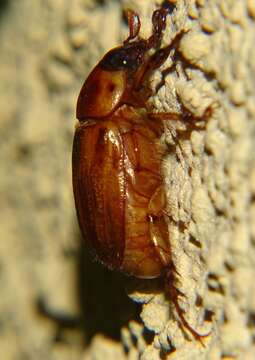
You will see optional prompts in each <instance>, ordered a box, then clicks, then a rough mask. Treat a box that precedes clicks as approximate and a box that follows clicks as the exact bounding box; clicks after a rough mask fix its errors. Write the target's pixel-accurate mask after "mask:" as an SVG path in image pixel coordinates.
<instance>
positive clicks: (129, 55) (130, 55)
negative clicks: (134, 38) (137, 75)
mask: <svg viewBox="0 0 255 360" xmlns="http://www.w3.org/2000/svg"><path fill="white" fill-rule="evenodd" d="M130 50H131V49H130V48H127V49H126V48H125V47H121V48H117V49H113V50H111V51H109V52H108V53H107V54H106V55H105V56H104V58H103V59H102V61H101V66H102V67H103V68H104V69H105V70H110V71H117V70H136V69H137V68H138V66H139V65H140V62H141V61H140V56H139V54H138V53H137V52H136V51H130Z"/></svg>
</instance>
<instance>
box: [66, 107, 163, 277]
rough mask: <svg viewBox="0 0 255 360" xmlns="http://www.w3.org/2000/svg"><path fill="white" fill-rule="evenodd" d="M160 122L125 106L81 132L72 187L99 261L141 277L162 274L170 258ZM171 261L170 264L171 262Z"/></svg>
mask: <svg viewBox="0 0 255 360" xmlns="http://www.w3.org/2000/svg"><path fill="white" fill-rule="evenodd" d="M162 131H163V128H162V126H161V124H160V123H155V121H152V120H149V119H146V118H144V117H143V116H142V115H141V114H139V112H137V111H135V110H134V109H132V108H128V107H127V106H123V107H122V108H120V109H119V110H118V111H117V112H115V113H114V115H112V116H111V117H110V118H109V119H107V120H104V121H100V122H93V121H92V122H87V123H86V122H85V123H82V124H81V125H80V126H78V127H77V129H76V133H75V139H74V148H73V185H74V195H75V202H76V209H77V214H78V219H79V224H80V227H81V230H82V232H83V234H84V236H85V238H86V240H87V241H88V243H89V246H90V248H91V249H92V252H93V253H94V254H95V257H96V258H98V260H99V261H101V262H102V263H103V264H105V265H106V266H107V267H109V268H113V269H118V270H121V271H123V272H125V273H128V274H131V275H134V276H136V277H142V278H153V277H157V276H159V275H161V273H162V269H163V267H164V265H165V264H163V263H162V260H161V256H160V252H162V251H163V252H164V253H165V254H166V257H169V256H170V249H169V245H168V241H167V239H168V232H167V224H166V222H165V220H164V217H163V213H162V210H163V209H164V206H165V200H164V192H163V188H162V178H161V175H160V174H161V173H160V167H161V160H162V152H163V150H162V146H161V145H160V144H159V138H160V136H161V134H162ZM166 261H169V259H168V260H166Z"/></svg>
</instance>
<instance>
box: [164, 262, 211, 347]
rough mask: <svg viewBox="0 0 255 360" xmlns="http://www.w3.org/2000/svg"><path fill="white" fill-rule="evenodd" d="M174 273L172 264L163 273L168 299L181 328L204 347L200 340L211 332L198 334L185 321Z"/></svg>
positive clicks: (181, 294) (180, 294)
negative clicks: (172, 304)
mask: <svg viewBox="0 0 255 360" xmlns="http://www.w3.org/2000/svg"><path fill="white" fill-rule="evenodd" d="M175 273H176V270H175V266H174V264H173V263H172V264H170V265H168V267H167V268H166V273H165V276H166V291H167V293H168V294H169V297H170V299H171V300H172V301H173V303H174V306H175V309H176V312H177V314H178V316H179V319H180V325H181V327H182V328H183V329H184V330H185V329H186V330H188V331H189V332H190V333H191V334H192V335H193V337H194V338H195V339H196V340H198V341H199V342H200V343H201V345H202V346H203V347H204V346H205V345H204V343H203V341H202V338H205V337H207V336H209V335H210V333H211V332H210V331H209V332H207V333H205V334H200V333H198V332H197V331H196V330H195V329H194V328H193V327H192V326H191V325H190V324H189V323H188V321H187V320H186V318H185V316H184V310H183V309H182V308H181V307H180V305H179V301H178V299H179V297H180V296H185V295H184V294H183V293H182V292H181V291H180V290H178V289H177V288H176V287H175V286H174V283H175V275H174V274H175Z"/></svg>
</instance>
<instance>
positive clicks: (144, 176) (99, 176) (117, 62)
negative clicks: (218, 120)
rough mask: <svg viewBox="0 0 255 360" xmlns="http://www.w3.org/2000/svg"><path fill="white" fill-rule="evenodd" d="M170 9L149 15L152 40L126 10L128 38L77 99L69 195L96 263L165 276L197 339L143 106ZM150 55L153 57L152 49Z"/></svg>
mask: <svg viewBox="0 0 255 360" xmlns="http://www.w3.org/2000/svg"><path fill="white" fill-rule="evenodd" d="M167 14H168V11H167V9H166V8H164V7H161V8H160V9H157V10H155V11H154V13H153V15H152V35H151V36H150V37H149V38H148V39H143V38H141V37H139V31H140V26H141V24H140V19H139V16H138V15H137V14H136V13H135V12H133V11H131V10H128V11H127V18H128V23H129V36H128V38H127V39H126V40H125V41H124V42H123V44H122V45H121V46H118V47H116V48H113V49H112V50H110V51H109V52H107V53H106V55H105V56H104V57H103V58H102V60H100V61H99V63H98V64H97V65H96V66H95V68H94V69H93V70H92V72H91V73H90V74H89V76H88V78H87V79H86V80H85V82H84V84H83V86H82V89H81V91H80V94H79V97H78V101H77V111H76V115H77V119H78V120H79V124H78V125H77V127H76V130H75V135H74V142H73V160H72V161H73V166H72V167H73V190H74V199H75V205H76V211H77V217H78V222H79V226H80V229H81V232H82V234H83V236H84V238H85V239H86V241H87V243H88V246H89V248H90V250H91V252H92V254H93V256H94V258H95V259H97V260H98V261H99V262H101V263H102V264H104V265H105V266H107V267H108V268H110V269H114V270H119V271H122V272H123V273H125V274H128V275H132V276H135V277H138V278H146V279H149V278H157V277H160V276H162V275H163V276H165V279H166V284H167V291H168V293H169V295H170V298H171V300H172V301H173V303H174V305H175V308H176V311H177V314H178V316H179V318H180V324H181V325H182V327H184V328H186V329H187V330H189V331H190V332H191V333H192V334H193V336H194V337H195V338H196V339H198V340H200V341H201V338H202V337H204V336H207V335H208V334H205V335H202V334H199V333H198V332H197V331H196V330H194V329H193V328H192V327H191V326H190V324H189V323H188V322H187V320H186V319H185V316H184V311H183V310H182V309H181V307H180V305H179V302H178V299H179V297H180V296H182V295H183V294H182V293H181V292H180V291H178V290H177V288H176V287H175V285H174V283H175V278H176V275H177V271H176V268H175V266H174V264H173V260H172V256H171V244H170V241H169V233H168V226H167V220H166V215H165V207H166V196H165V190H164V180H163V177H162V171H161V167H162V160H163V158H164V154H165V147H164V145H163V144H162V142H161V141H160V138H161V136H162V134H163V130H164V129H163V120H165V119H168V120H176V119H181V120H183V117H182V115H176V114H171V113H167V114H158V113H156V114H154V113H153V112H152V111H151V110H150V107H149V105H148V99H149V98H150V96H151V95H152V90H151V88H150V86H149V79H150V76H151V75H152V73H153V72H154V71H155V70H156V69H157V68H159V67H160V66H161V65H162V64H163V63H164V62H165V60H166V59H167V58H168V56H169V53H170V51H171V50H172V49H175V47H176V44H177V43H178V42H179V41H180V38H181V37H182V35H183V34H182V33H179V34H177V35H176V37H175V38H174V40H173V41H172V42H171V44H170V45H168V46H165V47H163V48H160V44H161V40H162V36H163V32H164V30H165V28H166V17H167ZM152 49H154V53H153V54H151V50H152Z"/></svg>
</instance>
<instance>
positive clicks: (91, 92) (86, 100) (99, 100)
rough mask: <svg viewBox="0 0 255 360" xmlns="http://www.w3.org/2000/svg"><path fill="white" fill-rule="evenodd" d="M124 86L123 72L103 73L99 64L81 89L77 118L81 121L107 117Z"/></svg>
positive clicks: (116, 102)
mask: <svg viewBox="0 0 255 360" xmlns="http://www.w3.org/2000/svg"><path fill="white" fill-rule="evenodd" d="M125 86H126V74H125V72H124V71H121V70H120V71H114V72H110V71H105V70H104V69H102V67H101V66H100V63H99V64H98V65H97V66H96V67H95V69H94V70H93V71H92V72H91V73H90V75H89V77H88V78H87V80H86V81H85V83H84V85H83V87H82V89H81V92H80V95H79V97H78V103H77V112H76V116H77V118H78V119H80V120H82V119H88V118H102V117H105V116H109V115H110V114H111V113H112V112H113V111H114V109H115V108H116V106H117V105H118V104H119V102H120V99H121V97H122V95H123V93H124V90H125Z"/></svg>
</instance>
